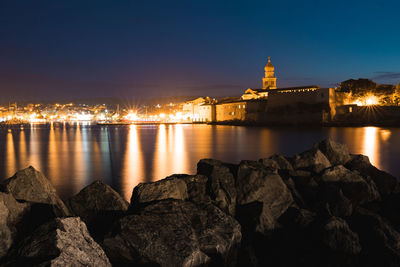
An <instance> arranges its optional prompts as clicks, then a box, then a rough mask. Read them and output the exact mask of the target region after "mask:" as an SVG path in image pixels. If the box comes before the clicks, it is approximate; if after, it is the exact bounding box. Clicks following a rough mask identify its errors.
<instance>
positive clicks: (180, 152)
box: [168, 124, 189, 173]
mask: <svg viewBox="0 0 400 267" xmlns="http://www.w3.org/2000/svg"><path fill="white" fill-rule="evenodd" d="M183 127H184V125H182V124H176V125H175V127H174V136H173V137H174V139H173V141H174V142H173V144H174V145H173V147H169V150H170V151H169V153H168V154H169V155H171V154H172V155H173V156H172V158H169V160H171V161H172V165H173V170H174V171H175V173H187V172H188V169H189V168H188V167H189V166H187V165H188V164H187V163H186V161H187V156H186V148H185V136H184V134H183V131H184V129H183ZM171 139H172V138H171Z"/></svg>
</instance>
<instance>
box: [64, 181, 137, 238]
mask: <svg viewBox="0 0 400 267" xmlns="http://www.w3.org/2000/svg"><path fill="white" fill-rule="evenodd" d="M67 205H68V207H69V208H70V210H71V212H72V213H73V214H74V215H75V216H79V217H80V218H81V219H82V221H84V222H85V223H86V225H87V227H88V229H89V231H90V233H91V234H92V236H93V237H95V239H101V238H102V236H103V235H104V232H105V231H107V230H108V229H109V227H110V226H111V224H112V223H113V222H114V221H116V220H117V219H118V218H119V217H121V216H122V215H123V214H124V212H126V211H127V210H128V205H129V204H128V202H127V201H126V200H124V199H123V198H122V197H121V196H120V195H119V194H118V193H117V192H115V191H114V189H112V188H111V187H110V186H109V185H106V184H104V183H103V182H101V181H95V182H93V183H92V184H90V185H88V186H87V187H85V188H84V189H82V190H81V191H80V192H79V193H78V194H77V195H75V196H73V197H71V198H70V199H69V200H68V201H67Z"/></svg>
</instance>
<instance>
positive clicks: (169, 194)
mask: <svg viewBox="0 0 400 267" xmlns="http://www.w3.org/2000/svg"><path fill="white" fill-rule="evenodd" d="M169 198H172V199H180V200H185V199H187V198H188V193H187V187H186V183H185V181H183V179H180V178H179V177H175V176H171V177H167V178H165V179H163V180H161V181H157V182H152V183H140V184H138V185H137V186H136V187H135V189H134V190H133V194H132V198H131V203H132V204H140V203H146V202H151V201H155V200H163V199H169Z"/></svg>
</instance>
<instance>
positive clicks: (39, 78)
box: [0, 0, 400, 101]
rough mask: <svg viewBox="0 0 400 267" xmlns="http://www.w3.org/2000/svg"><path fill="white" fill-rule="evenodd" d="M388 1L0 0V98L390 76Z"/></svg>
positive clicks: (386, 79) (392, 37)
mask: <svg viewBox="0 0 400 267" xmlns="http://www.w3.org/2000/svg"><path fill="white" fill-rule="evenodd" d="M399 10H400V4H399V1H349V0H347V1H281V0H276V1H236V0H231V1H194V0H193V1H189V0H187V1H152V0H143V1H122V0H121V1H116V0H114V1H111V0H110V1H102V0H96V1H85V0H79V1H72V0H65V1H55V0H49V1H42V0H34V1H32V0H30V1H19V0H2V1H0V36H1V37H0V101H17V100H42V99H43V100H50V99H65V98H79V97H81V98H87V97H121V98H130V99H131V98H135V97H137V98H143V97H154V96H174V95H180V96H186V95H210V96H222V95H239V94H241V93H242V92H243V91H244V90H245V89H246V88H249V87H251V88H260V87H261V78H262V76H263V71H264V70H263V68H264V66H265V64H266V58H267V57H268V56H271V57H272V63H273V64H274V65H275V69H276V74H277V76H278V87H286V86H296V85H297V86H300V85H309V84H318V85H321V86H335V85H336V84H337V83H339V82H340V81H343V80H346V79H349V78H359V77H364V78H371V79H374V80H375V81H376V82H378V83H391V84H396V83H398V82H400V12H399Z"/></svg>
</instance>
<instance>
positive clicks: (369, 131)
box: [361, 127, 381, 168]
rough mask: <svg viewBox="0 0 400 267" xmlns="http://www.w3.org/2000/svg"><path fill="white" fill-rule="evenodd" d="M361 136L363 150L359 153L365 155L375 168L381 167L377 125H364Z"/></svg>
mask: <svg viewBox="0 0 400 267" xmlns="http://www.w3.org/2000/svg"><path fill="white" fill-rule="evenodd" d="M363 129H364V138H363V151H362V152H361V154H364V155H367V156H368V157H369V160H370V162H371V163H372V164H373V165H375V166H376V167H377V168H381V166H380V165H381V164H380V158H379V156H380V155H379V145H380V142H379V136H378V128H377V127H365V128H363Z"/></svg>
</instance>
